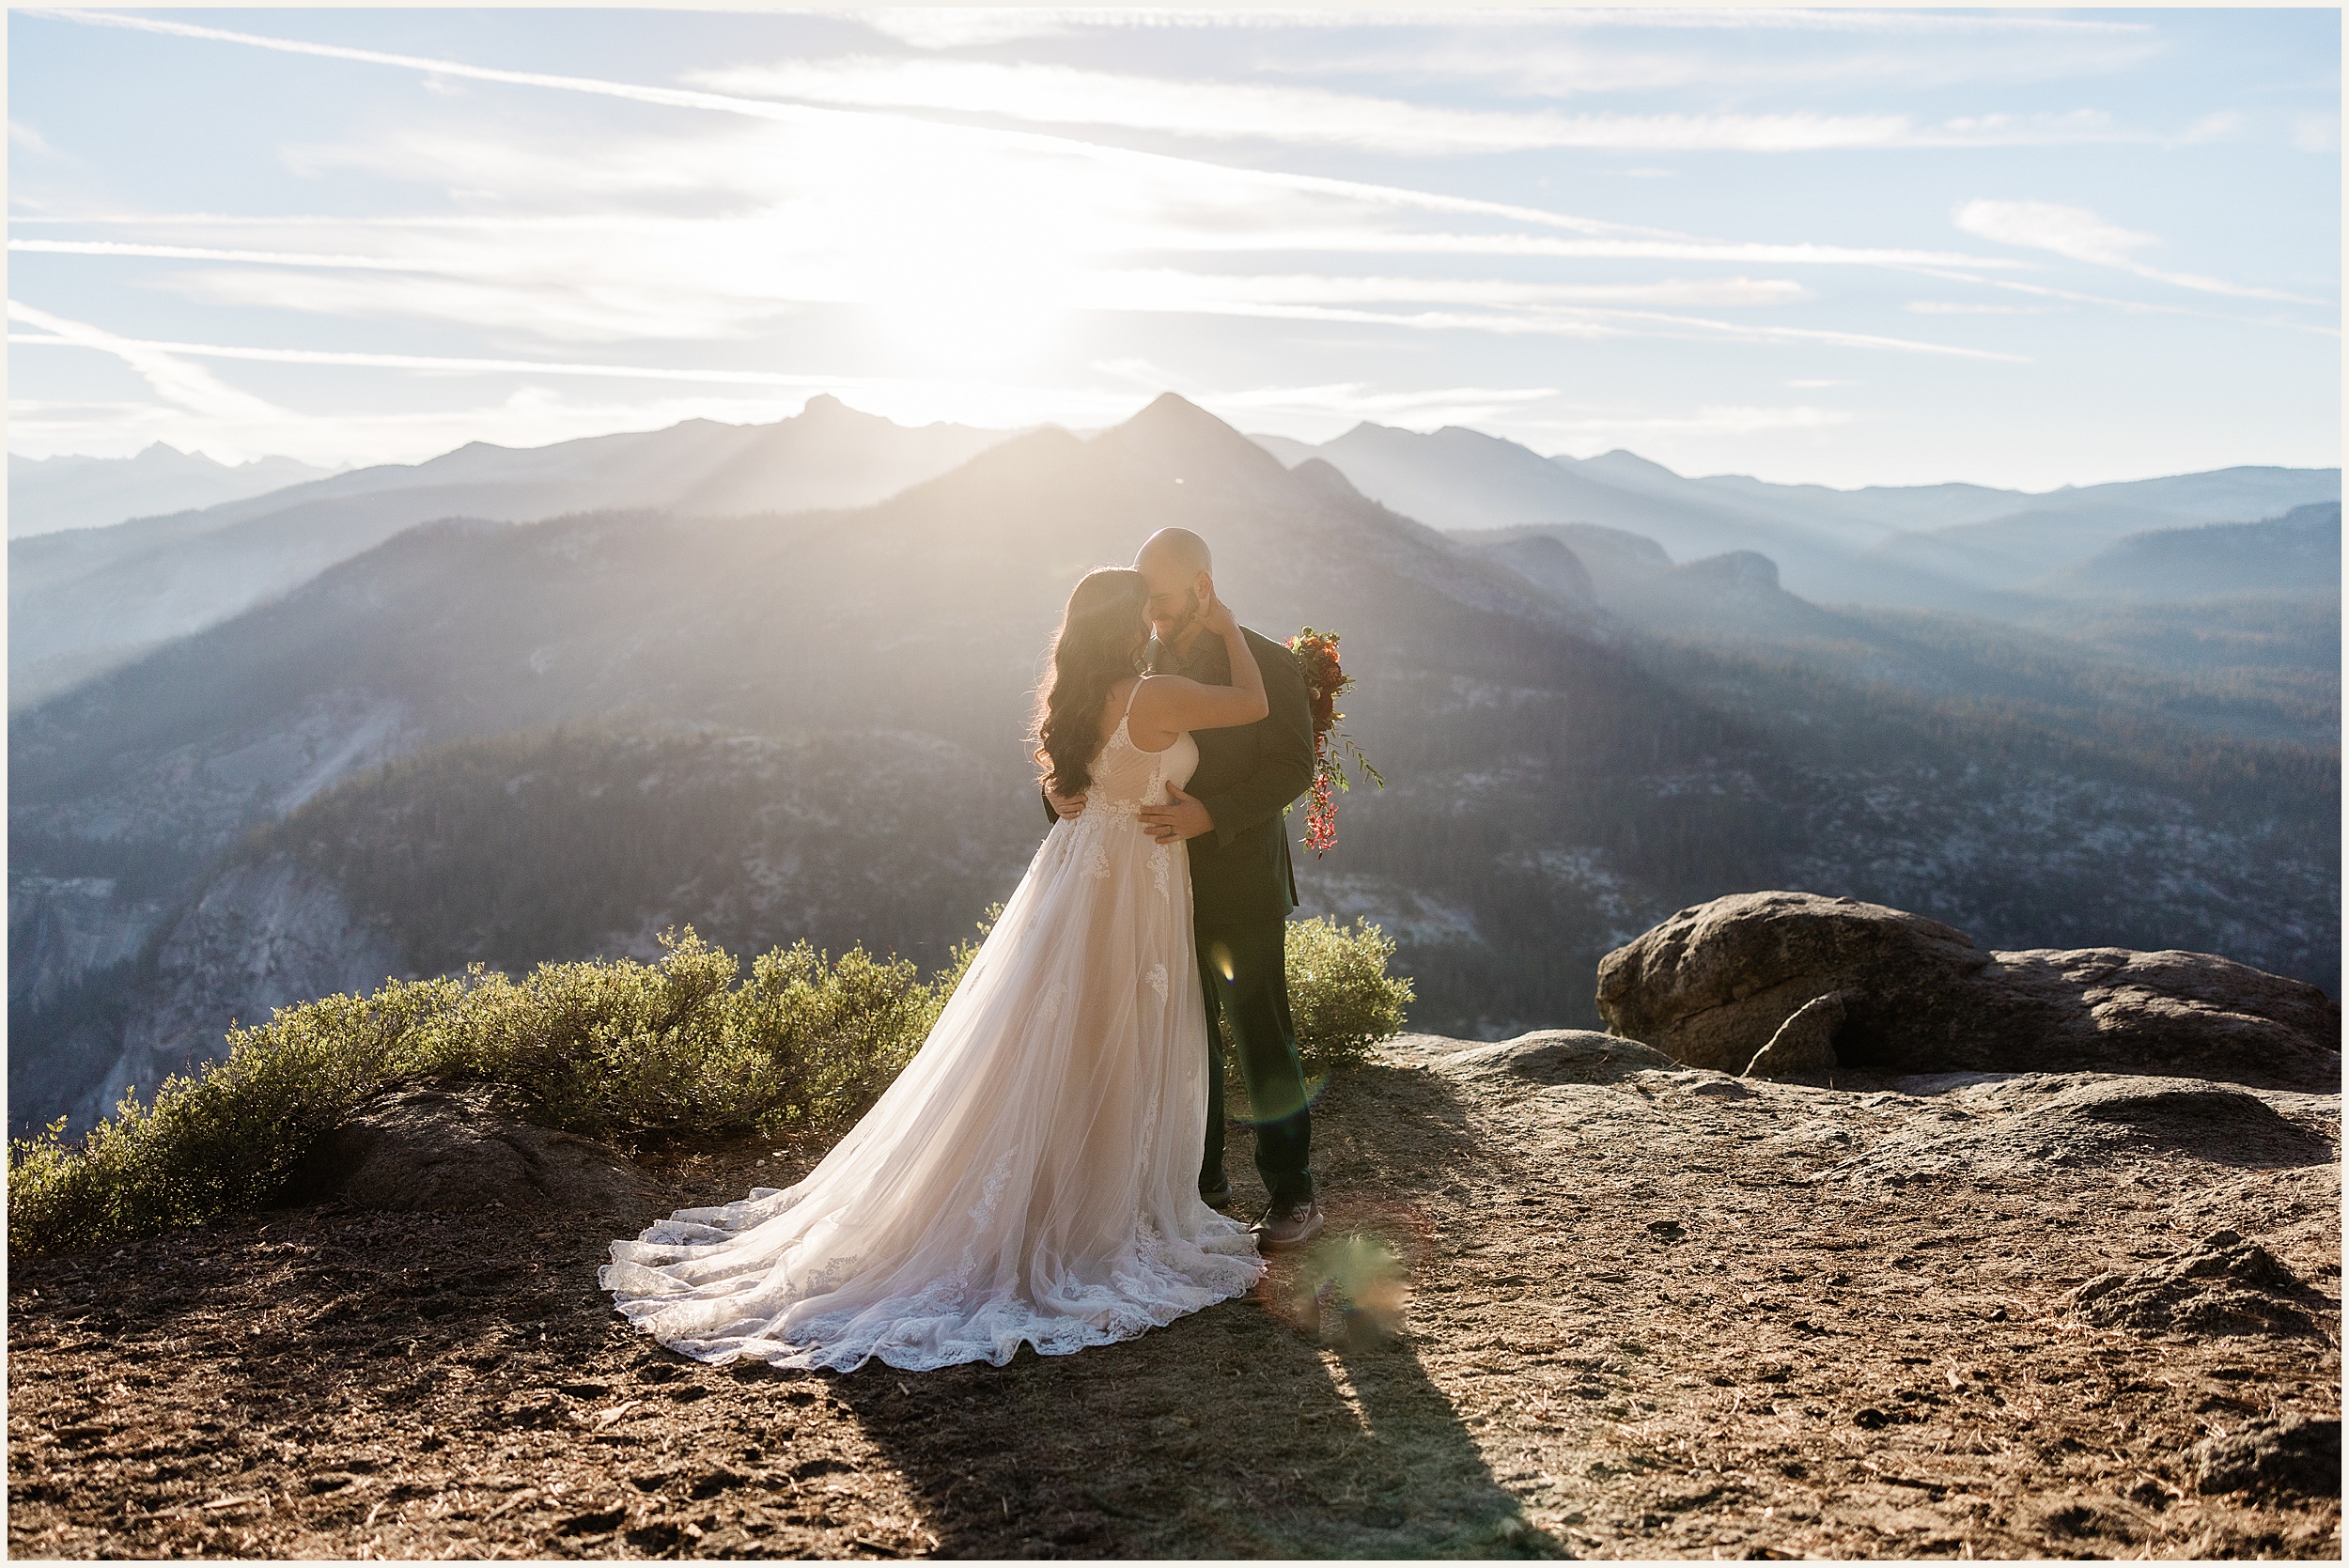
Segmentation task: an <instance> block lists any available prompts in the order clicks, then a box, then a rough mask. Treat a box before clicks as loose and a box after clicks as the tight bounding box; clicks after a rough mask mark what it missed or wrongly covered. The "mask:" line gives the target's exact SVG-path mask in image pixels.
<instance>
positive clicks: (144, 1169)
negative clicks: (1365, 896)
mask: <svg viewBox="0 0 2349 1568" xmlns="http://www.w3.org/2000/svg"><path fill="white" fill-rule="evenodd" d="M1000 912H1001V911H1000V908H998V909H990V910H989V911H988V921H987V922H986V923H982V924H981V925H980V927H979V931H980V933H981V935H982V936H983V935H984V933H985V932H986V930H987V928H988V923H991V922H992V921H993V919H994V918H995V916H996V915H997V914H998V913H1000ZM1290 929H1291V938H1290V945H1289V973H1290V997H1291V1001H1292V1003H1293V1004H1294V1005H1295V1007H1296V1009H1297V1018H1298V1026H1299V1034H1300V1036H1301V1037H1302V1038H1303V1039H1304V1041H1305V1048H1306V1054H1307V1059H1308V1062H1309V1063H1318V1066H1317V1067H1315V1070H1316V1071H1327V1070H1328V1067H1329V1066H1330V1065H1334V1064H1337V1063H1343V1062H1346V1061H1353V1060H1359V1059H1360V1057H1361V1055H1362V1053H1363V1052H1364V1051H1366V1050H1367V1048H1368V1046H1369V1044H1370V1043H1371V1042H1372V1041H1374V1040H1377V1039H1381V1038H1385V1037H1386V1036H1387V1035H1391V1034H1392V1033H1393V1032H1395V1031H1396V1029H1398V1028H1399V1027H1400V1023H1401V1017H1402V1006H1403V1003H1404V1002H1407V1001H1409V1000H1410V982H1409V981H1408V980H1401V979H1394V978H1391V977H1389V976H1387V975H1386V973H1385V965H1386V960H1387V958H1388V957H1389V956H1391V955H1392V952H1393V944H1392V943H1390V942H1385V941H1384V940H1383V939H1381V938H1380V937H1379V936H1378V934H1377V928H1376V927H1375V926H1373V927H1361V928H1358V930H1357V931H1356V932H1354V933H1350V934H1349V933H1346V932H1343V931H1341V930H1340V929H1339V928H1338V927H1337V926H1336V925H1335V924H1331V923H1329V922H1315V921H1306V922H1301V923H1299V924H1297V925H1294V926H1292V927H1291V928H1290ZM661 940H662V946H663V948H664V949H665V951H664V952H663V954H662V955H661V958H660V959H659V960H658V961H657V962H654V963H649V964H647V963H642V962H639V961H637V960H635V959H632V958H613V959H599V960H589V961H585V962H579V963H560V964H541V965H540V966H538V967H537V969H535V970H531V971H530V972H529V973H527V974H526V975H524V976H522V977H521V979H509V978H508V977H506V975H503V974H496V973H491V972H489V971H486V970H483V969H481V968H480V967H479V966H475V967H474V968H473V969H472V970H467V971H466V972H465V973H464V974H462V975H455V976H447V977H443V978H441V979H437V980H421V981H394V982H392V983H390V984H388V985H386V986H384V987H383V988H382V989H381V990H379V991H377V992H376V993H374V994H373V995H372V996H332V997H326V998H324V999H322V1000H320V1001H309V1002H303V1003H302V1004H300V1005H298V1006H293V1007H283V1008H279V1009H278V1010H277V1012H276V1013H275V1014H274V1015H272V1017H271V1018H270V1020H269V1021H268V1022H267V1023H264V1024H256V1025H252V1026H249V1027H246V1028H241V1029H237V1030H234V1031H232V1032H230V1033H229V1036H228V1054H227V1056H226V1059H224V1060H221V1061H217V1062H209V1063H204V1064H203V1065H202V1066H201V1067H199V1068H198V1069H197V1070H196V1072H195V1074H194V1076H193V1077H174V1078H171V1079H166V1080H165V1081H164V1082H163V1086H162V1087H161V1088H160V1089H158V1090H157V1091H156V1094H155V1097H154V1100H153V1103H152V1104H150V1105H142V1104H140V1103H139V1102H138V1101H137V1100H135V1099H132V1098H129V1097H126V1098H125V1099H124V1100H123V1101H122V1102H121V1103H120V1104H119V1105H117V1107H116V1108H115V1114H114V1116H113V1118H112V1119H110V1120H107V1121H103V1122H101V1123H100V1124H99V1125H98V1126H96V1127H94V1128H93V1129H91V1131H90V1132H89V1133H88V1134H87V1136H86V1137H85V1138H83V1139H82V1140H80V1141H78V1142H77V1143H69V1142H68V1141H66V1139H65V1123H64V1122H63V1121H62V1120H60V1121H58V1122H55V1123H53V1124H51V1125H50V1126H48V1127H47V1128H45V1129H44V1130H43V1131H42V1132H41V1133H40V1134H39V1135H37V1136H35V1137H33V1138H28V1139H18V1140H12V1141H10V1143H9V1147H8V1244H9V1245H10V1246H11V1247H13V1248H16V1249H19V1250H23V1251H26V1252H34V1251H44V1250H56V1249H61V1248H73V1247H87V1246H94V1245H96V1244H97V1243H99V1242H101V1241H108V1240H113V1239H116V1238H119V1237H126V1236H133V1235H147V1234H153V1233H155V1232H157V1231H162V1230H166V1229H169V1228H172V1227H174V1226H181V1225H195V1224H201V1223H203V1222H204V1221H206V1220H208V1219H213V1218H216V1217H218V1216H221V1215H225V1214H234V1213H239V1212H242V1211H246V1210H250V1209H254V1208H258V1207H262V1206H265V1205H267V1204H268V1203H271V1202H272V1201H273V1200H275V1199H277V1198H278V1197H279V1196H280V1195H281V1194H282V1193H283V1192H284V1190H285V1188H286V1184H287V1182H288V1178H289V1177H290V1176H291V1175H292V1174H293V1172H294V1171H295V1169H296V1167H297V1166H299V1165H300V1163H301V1161H302V1159H303V1157H304V1156H306V1155H307V1154H308V1153H309V1152H310V1150H311V1149H312V1148H313V1147H314V1146H315V1145H316V1144H317V1143H318V1141H319V1140H320V1139H321V1138H323V1137H324V1136H325V1135H326V1134H327V1133H328V1132H329V1131H331V1130H332V1129H333V1128H334V1125H335V1124H336V1122H338V1121H339V1120H340V1119H341V1118H342V1116H343V1115H344V1114H345V1113H346V1112H347V1111H349V1110H350V1109H351V1108H352V1107H354V1106H356V1105H358V1104H359V1103H360V1102H361V1101H363V1100H365V1099H366V1098H367V1097H368V1096H370V1095H372V1094H377V1093H378V1092H380V1091H381V1090H383V1089H387V1088H391V1087H393V1086H396V1085H398V1084H403V1083H418V1082H489V1083H506V1084H512V1085H515V1086H517V1087H519V1088H521V1089H523V1090H524V1091H526V1092H527V1093H528V1094H530V1095H531V1096H532V1097H533V1098H534V1099H535V1100H536V1101H537V1104H538V1107H539V1112H538V1114H539V1116H540V1119H542V1120H544V1121H546V1122H547V1123H548V1124H550V1125H552V1126H559V1127H562V1128H565V1129H567V1130H568V1131H572V1132H578V1133H582V1134H584V1135H586V1136H589V1137H594V1138H602V1139H607V1140H612V1141H618V1142H621V1143H646V1142H654V1141H662V1140H665V1139H669V1138H674V1137H679V1136H691V1137H696V1138H699V1137H717V1138H724V1137H729V1136H740V1135H748V1134H751V1133H758V1134H761V1135H765V1136H777V1135H781V1134H784V1133H787V1132H793V1131H801V1130H804V1131H808V1132H810V1133H812V1134H814V1135H816V1136H818V1137H821V1136H826V1135H829V1134H830V1133H832V1132H835V1131H837V1130H839V1129H840V1128H843V1127H846V1126H848V1125H849V1124H850V1123H852V1122H854V1121H855V1120H856V1118H857V1117H859V1116H861V1115H863V1113H864V1111H865V1110H866V1109H867V1108H868V1107H870V1106H871V1105H872V1103H873V1101H874V1100H876V1099H878V1098H879V1096H880V1094H881V1091H882V1090H884V1089H886V1088H888V1087H889V1085H890V1083H891V1082H892V1081H893V1080H894V1079H895V1078H896V1076H897V1074H898V1073H899V1072H900V1071H902V1070H903V1069H904V1067H905V1065H906V1063H909V1062H910V1061H911V1060H912V1059H913V1053H914V1052H915V1051H916V1050H918V1049H920V1048H921V1045H922V1042H923V1041H924V1040H925V1039H926V1038H927V1036H928V1034H929V1031H930V1026H931V1024H932V1023H934V1022H935V1021H936V1020H937V1017H938V1015H939V1012H940V1010H941V1008H943V1007H944V1006H945V1004H946V999H947V998H948V997H950V996H952V995H953V994H954V989H955V986H957V984H958V983H959V982H960V981H961V979H962V974H963V971H964V970H966V969H967V968H968V967H969V966H970V962H971V959H972V955H975V954H976V953H977V951H978V945H979V943H978V939H972V940H970V941H967V942H965V943H964V944H963V945H961V946H960V947H958V948H957V949H956V950H955V951H954V954H953V955H952V957H951V958H950V959H949V961H948V963H947V964H946V966H945V967H944V968H943V969H941V970H939V971H938V972H937V973H935V974H932V975H930V976H929V977H928V978H924V976H923V975H922V973H921V970H919V969H918V968H917V967H916V966H915V965H914V964H913V963H911V962H910V961H909V960H907V959H904V958H899V957H895V956H890V957H885V958H877V957H874V956H873V955H870V954H868V953H866V952H865V951H864V950H863V948H861V947H852V948H850V949H849V950H848V952H846V953H844V954H841V955H838V956H837V957H834V956H832V955H829V954H825V953H822V952H818V951H817V949H815V948H814V947H811V946H810V945H809V944H807V943H806V942H800V943H798V944H796V945H794V946H791V947H788V948H777V949H774V950H772V951H770V952H768V953H764V954H761V955H759V956H758V957H756V958H755V959H754V960H753V961H752V963H751V966H750V973H749V975H748V976H747V977H745V976H743V975H742V973H741V970H740V966H739V964H738V963H737V961H736V960H735V959H734V958H733V957H732V956H730V955H727V954H726V953H725V952H724V951H723V949H720V948H716V947H712V946H710V945H708V943H706V942H704V941H702V940H701V939H700V938H698V937H696V936H695V935H694V934H693V932H692V928H691V927H688V928H686V929H685V930H684V931H683V932H681V933H673V934H670V935H667V936H664V937H663V938H662V939H661Z"/></svg>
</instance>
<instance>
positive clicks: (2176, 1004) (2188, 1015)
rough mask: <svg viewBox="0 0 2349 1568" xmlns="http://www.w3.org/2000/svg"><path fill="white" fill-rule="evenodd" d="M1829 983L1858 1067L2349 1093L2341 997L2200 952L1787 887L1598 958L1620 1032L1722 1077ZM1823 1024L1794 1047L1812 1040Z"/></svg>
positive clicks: (1721, 906) (1834, 1031) (1680, 917)
mask: <svg viewBox="0 0 2349 1568" xmlns="http://www.w3.org/2000/svg"><path fill="white" fill-rule="evenodd" d="M1831 995H1840V998H1841V1005H1842V1011H1843V1017H1842V1020H1841V1021H1840V1022H1838V1023H1836V1024H1834V1025H1833V1026H1832V1027H1831V1029H1829V1030H1828V1039H1827V1042H1826V1044H1827V1047H1828V1048H1830V1049H1831V1050H1832V1052H1833V1055H1834V1058H1835V1060H1836V1061H1837V1062H1838V1063H1840V1064H1841V1065H1842V1066H1843V1068H1846V1069H1858V1070H1860V1071H1866V1072H1875V1073H1897V1074H1921V1073H1947V1072H2071V1071H2078V1072H2107V1073H2131V1074H2155V1075H2161V1076H2172V1077H2184V1078H2204V1079H2222V1080H2225V1081H2229V1082H2235V1083H2244V1084H2250V1085H2254V1086H2258V1087H2263V1088H2274V1089H2295V1090H2303V1091H2307V1092H2310V1093H2316V1094H2338V1093H2340V1089H2341V1007H2340V1004H2339V1003H2337V1002H2335V1001H2332V999H2330V998H2329V997H2327V996H2326V995H2325V993H2324V992H2323V991H2321V990H2319V989H2318V988H2317V987H2315V986H2310V985H2307V984H2305V983H2303V982H2300V981H2297V980H2288V979H2285V978H2284V977H2283V976H2281V975H2275V974H2268V973H2266V972H2264V971H2263V970H2255V969H2252V968H2250V967H2249V966H2248V965H2245V964H2238V963H2235V962H2233V961H2232V960H2230V959H2226V958H2219V957H2215V956H2213V955H2209V954H2205V953H2176V952H2163V953H2137V952H2131V951H2129V950H2127V949H2124V948H2088V949H2084V950H2080V951H2077V952H2057V951H2052V950H2034V951H2030V952H2018V953H1986V952H1984V951H1983V950H1982V949H1980V948H1978V947H1976V946H1975V945H1974V944H1973V942H1972V940H1971V939H1968V937H1967V936H1966V934H1965V933H1964V932H1962V931H1958V930H1955V929H1953V928H1952V927H1950V926H1947V925H1944V924H1941V923H1939V922H1938V921H1933V920H1927V919H1925V918H1924V917H1923V916H1921V915H1914V914H1909V913H1907V912H1906V911H1904V910H1900V909H1893V908H1886V907H1885V906H1883V905H1881V904H1865V903H1862V902H1860V901H1859V900H1858V899H1856V898H1828V897H1824V896H1822V895H1820V894H1817V893H1786V892H1776V893H1738V894H1735V895H1732V896H1730V897H1726V898H1717V899H1715V900H1714V901H1713V902H1711V903H1709V904H1703V905H1699V906H1697V907H1696V908H1688V909H1683V910H1681V911H1680V912H1679V913H1677V914H1675V915H1673V916H1672V918H1671V919H1670V920H1667V921H1665V922H1664V923H1663V924H1660V925H1658V926H1657V927H1656V928H1655V929H1653V930H1651V931H1648V932H1647V933H1645V934H1644V935H1642V936H1641V937H1640V938H1638V939H1636V940H1634V941H1632V942H1630V943H1629V944H1627V945H1626V946H1624V947H1620V948H1617V949H1616V950H1615V951H1614V952H1612V953H1610V954H1609V955H1607V956H1606V957H1605V958H1603V959H1601V960H1600V962H1599V967H1598V1010H1599V1016H1600V1017H1602V1018H1603V1019H1604V1020H1605V1021H1606V1023H1607V1026H1608V1028H1609V1030H1610V1032H1614V1033H1617V1034H1621V1035H1626V1036H1627V1037H1629V1038H1631V1039H1634V1040H1640V1041H1643V1042H1645V1043H1646V1044H1648V1045H1651V1046H1654V1047H1655V1048H1657V1049H1658V1050H1660V1051H1663V1052H1664V1053H1665V1054H1666V1055H1668V1056H1671V1057H1672V1058H1673V1059H1674V1060H1676V1061H1679V1062H1683V1063H1687V1064H1688V1065H1689V1066H1692V1067H1709V1068H1713V1069H1715V1070H1716V1071H1719V1072H1728V1073H1737V1072H1744V1071H1747V1070H1749V1069H1750V1067H1751V1066H1752V1065H1753V1063H1754V1061H1755V1059H1756V1057H1757V1056H1758V1055H1760V1054H1761V1053H1762V1052H1763V1051H1764V1050H1765V1049H1766V1048H1768V1047H1769V1046H1770V1045H1771V1044H1772V1043H1773V1041H1774V1040H1775V1038H1776V1036H1777V1035H1778V1032H1779V1031H1780V1029H1781V1027H1783V1026H1785V1025H1786V1024H1787V1023H1788V1021H1789V1020H1790V1019H1792V1018H1794V1017H1795V1016H1796V1015H1797V1013H1800V1012H1802V1011H1803V1009H1805V1008H1806V1007H1808V1006H1810V1005H1811V1004H1812V1003H1813V1002H1816V1001H1821V1000H1822V999H1825V998H1827V997H1828V996H1831ZM1816 1021H1817V1018H1816V1016H1814V1018H1813V1020H1812V1025H1815V1023H1816ZM1812 1025H1807V1026H1805V1029H1804V1030H1803V1031H1801V1032H1798V1033H1797V1036H1794V1037H1790V1039H1789V1041H1788V1045H1789V1048H1790V1050H1791V1049H1793V1048H1797V1045H1798V1044H1799V1046H1800V1048H1803V1049H1812V1050H1815V1049H1816V1047H1815V1044H1814V1043H1812V1042H1811V1039H1810V1034H1811V1030H1812Z"/></svg>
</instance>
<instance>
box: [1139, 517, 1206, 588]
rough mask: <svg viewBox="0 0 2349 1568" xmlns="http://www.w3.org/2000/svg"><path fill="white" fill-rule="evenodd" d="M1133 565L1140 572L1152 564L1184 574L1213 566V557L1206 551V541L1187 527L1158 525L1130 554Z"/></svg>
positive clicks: (1201, 570) (1161, 568)
mask: <svg viewBox="0 0 2349 1568" xmlns="http://www.w3.org/2000/svg"><path fill="white" fill-rule="evenodd" d="M1134 566H1135V567H1136V568H1137V569H1138V570H1141V571H1143V572H1147V571H1149V570H1150V569H1151V568H1152V567H1157V568H1158V569H1159V570H1161V571H1165V572H1169V573H1175V572H1179V573H1181V574H1182V575H1184V576H1186V577H1188V576H1190V574H1191V573H1193V572H1203V571H1204V572H1211V571H1213V570H1215V561H1214V558H1213V557H1211V556H1209V555H1208V553H1207V541H1206V540H1205V539H1203V538H1201V537H1200V536H1198V535H1196V534H1194V533H1192V532H1191V531H1190V529H1188V528H1161V529H1159V531H1158V532H1157V533H1155V534H1153V535H1151V536H1149V537H1148V538H1146V539H1144V540H1143V541H1142V549H1141V550H1140V551H1137V552H1136V553H1135V555H1134Z"/></svg>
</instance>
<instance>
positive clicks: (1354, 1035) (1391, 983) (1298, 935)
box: [1288, 915, 1411, 1079]
mask: <svg viewBox="0 0 2349 1568" xmlns="http://www.w3.org/2000/svg"><path fill="white" fill-rule="evenodd" d="M1393 956H1394V943H1393V942H1392V941H1391V940H1389V939H1388V938H1387V935H1386V933H1385V932H1383V931H1381V930H1380V929H1379V928H1378V927H1377V926H1376V925H1373V924H1370V923H1369V922H1368V921H1366V920H1357V921H1356V922H1355V923H1354V928H1353V929H1352V930H1351V931H1348V930H1347V929H1346V927H1345V926H1343V925H1340V924H1338V923H1337V922H1336V921H1335V920H1334V919H1331V918H1330V917H1329V916H1326V915H1324V916H1320V917H1317V918H1315V919H1313V920H1299V921H1293V922H1291V923H1290V924H1289V931H1288V981H1289V1017H1290V1019H1291V1021H1292V1022H1293V1023H1294V1024H1295V1025H1296V1026H1297V1048H1298V1052H1299V1055H1300V1056H1302V1057H1303V1058H1304V1062H1305V1076H1306V1077H1307V1078H1308V1079H1315V1078H1322V1077H1326V1076H1327V1075H1328V1074H1329V1073H1330V1072H1331V1071H1332V1070H1333V1069H1335V1068H1338V1067H1348V1066H1352V1065H1354V1064H1355V1063H1360V1062H1362V1061H1364V1060H1366V1059H1368V1057H1369V1055H1370V1048H1371V1047H1373V1046H1375V1045H1377V1044H1378V1043H1379V1042H1380V1041H1381V1040H1392V1039H1393V1038H1394V1037H1395V1036H1396V1035H1397V1034H1400V1033H1401V1032H1403V1009H1404V1008H1405V1007H1406V1006H1408V1005H1409V1003H1410V1001H1411V983H1410V981H1409V980H1408V979H1406V978H1405V977H1403V976H1402V975H1391V974H1389V973H1388V972H1387V963H1388V960H1390V959H1392V957H1393Z"/></svg>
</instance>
